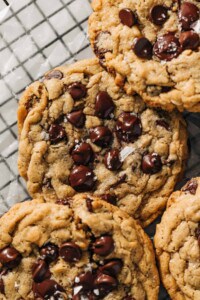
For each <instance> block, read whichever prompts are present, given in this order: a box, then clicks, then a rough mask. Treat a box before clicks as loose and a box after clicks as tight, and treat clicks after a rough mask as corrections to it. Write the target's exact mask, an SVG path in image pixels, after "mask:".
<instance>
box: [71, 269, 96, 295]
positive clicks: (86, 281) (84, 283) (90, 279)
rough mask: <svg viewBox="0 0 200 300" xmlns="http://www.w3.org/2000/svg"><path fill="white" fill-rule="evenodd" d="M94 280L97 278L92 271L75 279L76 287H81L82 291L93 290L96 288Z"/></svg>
mask: <svg viewBox="0 0 200 300" xmlns="http://www.w3.org/2000/svg"><path fill="white" fill-rule="evenodd" d="M94 279H95V276H94V275H93V274H92V273H91V272H90V271H88V272H85V273H82V274H80V275H79V276H77V277H76V278H75V286H81V287H82V291H89V290H92V289H93V288H94ZM76 281H77V283H76Z"/></svg>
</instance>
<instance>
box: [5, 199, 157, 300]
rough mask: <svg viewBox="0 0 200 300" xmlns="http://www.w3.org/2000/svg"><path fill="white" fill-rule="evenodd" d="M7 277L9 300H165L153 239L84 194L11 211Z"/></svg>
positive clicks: (7, 230)
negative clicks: (55, 202)
mask: <svg viewBox="0 0 200 300" xmlns="http://www.w3.org/2000/svg"><path fill="white" fill-rule="evenodd" d="M62 204H64V205H62ZM0 274H1V275H0V299H2V300H5V299H6V300H16V299H25V300H31V299H40V300H42V299H48V300H50V299H51V300H62V299H72V300H83V299H84V300H88V299H89V300H98V299H99V300H100V299H106V300H113V299H116V300H122V299H123V300H133V299H135V300H142V299H149V300H154V299H155V300H156V299H158V291H159V277H158V273H157V269H156V264H155V258H154V253H153V247H152V244H151V241H150V239H149V238H148V236H147V235H146V234H145V233H144V231H143V230H142V228H141V227H140V226H139V225H138V223H137V222H136V221H134V220H133V219H132V218H131V217H129V216H128V215H127V214H126V213H124V212H122V211H121V210H120V209H118V208H116V207H114V206H112V205H110V204H108V203H106V202H105V201H100V200H99V199H98V198H95V197H92V196H90V197H88V196H87V195H83V194H78V195H76V196H75V197H74V198H73V199H71V200H68V202H67V201H65V202H60V204H54V203H41V202H40V201H39V200H33V201H28V202H25V203H21V204H17V205H15V206H14V207H13V208H11V209H10V211H9V212H8V213H6V214H5V215H4V216H3V217H2V218H1V219H0Z"/></svg>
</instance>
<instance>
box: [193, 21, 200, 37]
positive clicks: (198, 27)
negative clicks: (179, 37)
mask: <svg viewBox="0 0 200 300" xmlns="http://www.w3.org/2000/svg"><path fill="white" fill-rule="evenodd" d="M191 28H193V29H194V31H195V32H196V33H198V34H200V20H198V21H196V22H195V23H193V24H192V25H191Z"/></svg>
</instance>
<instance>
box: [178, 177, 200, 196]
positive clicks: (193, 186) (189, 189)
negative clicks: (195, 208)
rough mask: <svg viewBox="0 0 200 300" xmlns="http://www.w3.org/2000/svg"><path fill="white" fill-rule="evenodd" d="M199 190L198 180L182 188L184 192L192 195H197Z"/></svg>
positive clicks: (193, 180) (191, 181)
mask: <svg viewBox="0 0 200 300" xmlns="http://www.w3.org/2000/svg"><path fill="white" fill-rule="evenodd" d="M197 188H198V182H197V180H196V179H191V180H190V181H188V183H187V184H186V185H185V186H184V187H183V188H182V191H183V192H189V193H190V194H191V195H195V194H196V191H197Z"/></svg>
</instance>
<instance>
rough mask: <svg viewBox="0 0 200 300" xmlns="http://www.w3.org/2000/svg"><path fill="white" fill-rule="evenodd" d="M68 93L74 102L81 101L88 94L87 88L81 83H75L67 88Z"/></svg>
mask: <svg viewBox="0 0 200 300" xmlns="http://www.w3.org/2000/svg"><path fill="white" fill-rule="evenodd" d="M67 90H68V92H69V93H70V95H71V96H72V98H73V99H74V100H80V99H81V98H84V97H85V96H86V94H87V89H86V86H85V85H84V84H82V83H80V82H74V83H72V84H70V85H69V86H68V87H67Z"/></svg>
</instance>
